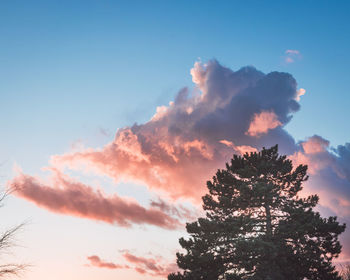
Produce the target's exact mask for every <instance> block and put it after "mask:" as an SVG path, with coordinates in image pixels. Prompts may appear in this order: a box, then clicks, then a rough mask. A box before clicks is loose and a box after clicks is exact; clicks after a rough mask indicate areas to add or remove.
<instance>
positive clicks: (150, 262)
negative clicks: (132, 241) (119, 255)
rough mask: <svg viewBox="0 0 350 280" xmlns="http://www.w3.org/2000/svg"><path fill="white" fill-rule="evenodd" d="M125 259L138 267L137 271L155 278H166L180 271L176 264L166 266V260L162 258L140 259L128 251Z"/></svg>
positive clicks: (124, 255)
mask: <svg viewBox="0 0 350 280" xmlns="http://www.w3.org/2000/svg"><path fill="white" fill-rule="evenodd" d="M123 257H124V258H125V260H127V261H128V262H129V263H130V264H134V265H136V267H135V270H136V271H137V272H139V273H141V274H146V273H147V274H149V275H152V276H155V277H166V276H167V275H168V274H170V273H172V272H176V271H178V267H177V265H176V264H175V263H171V264H164V260H163V258H161V257H158V258H145V257H139V256H136V255H133V254H131V253H130V252H128V251H127V252H126V253H124V254H123Z"/></svg>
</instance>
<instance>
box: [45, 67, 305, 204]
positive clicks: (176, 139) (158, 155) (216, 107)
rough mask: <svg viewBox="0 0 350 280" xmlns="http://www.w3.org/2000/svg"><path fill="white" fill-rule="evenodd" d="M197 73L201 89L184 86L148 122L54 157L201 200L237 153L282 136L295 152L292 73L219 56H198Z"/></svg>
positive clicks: (171, 194)
mask: <svg viewBox="0 0 350 280" xmlns="http://www.w3.org/2000/svg"><path fill="white" fill-rule="evenodd" d="M191 73H192V77H193V81H194V82H195V85H196V88H195V90H193V91H192V92H191V91H190V90H189V89H187V88H184V89H182V90H180V92H179V93H178V94H177V96H176V97H175V100H174V101H173V102H170V103H169V105H168V106H163V107H159V108H158V109H157V112H156V114H155V115H154V116H153V117H152V119H151V120H150V121H148V122H146V123H144V124H135V125H133V126H131V127H125V128H122V129H119V130H118V131H117V133H116V136H115V139H114V141H113V142H111V143H109V144H107V145H106V146H105V147H103V148H102V149H86V150H84V151H80V152H72V153H67V154H63V155H56V156H53V157H52V159H51V163H52V164H53V165H54V166H57V167H60V168H73V169H79V168H82V167H83V168H87V169H89V170H92V171H94V172H96V173H98V174H103V175H107V176H109V177H111V178H113V179H114V180H115V181H116V182H119V181H121V180H123V181H125V180H133V181H138V182H142V183H144V184H146V185H147V186H148V187H149V188H150V189H151V190H154V191H160V192H162V193H163V194H165V195H167V196H169V197H170V198H173V199H177V198H181V197H187V198H191V199H193V200H196V201H197V202H198V201H200V197H201V195H203V194H204V192H205V191H206V188H205V182H206V180H208V179H209V178H210V177H208V175H209V176H210V174H214V172H215V171H216V169H217V168H218V167H222V166H224V163H225V161H226V160H228V159H229V158H230V157H231V156H232V154H233V153H240V154H241V153H245V152H247V151H254V150H256V149H259V148H261V147H263V146H269V145H271V143H281V144H280V146H281V149H282V151H287V152H293V151H294V149H295V143H294V139H293V138H292V137H291V136H290V135H289V134H288V133H287V132H286V131H285V130H283V129H282V126H283V125H285V124H286V123H288V122H289V121H290V119H291V114H292V113H293V112H295V111H297V110H298V109H299V104H298V103H297V102H296V100H295V98H296V96H297V89H296V81H295V80H294V78H293V77H292V76H291V75H289V74H286V73H279V72H272V73H269V74H267V75H266V74H263V73H262V72H260V71H258V70H256V69H255V68H253V67H244V68H242V69H240V70H238V71H232V70H231V69H229V68H226V67H224V66H222V65H220V64H219V63H218V62H217V61H215V60H213V61H209V62H208V63H207V64H201V63H199V62H197V63H196V64H195V66H194V68H193V69H192V71H191ZM252 120H253V124H252ZM254 120H255V122H254ZM249 128H250V130H249ZM253 129H255V130H253ZM246 131H250V132H251V133H250V135H249V134H246V133H245V132H246ZM256 135H259V139H257V137H256ZM223 141H227V142H223ZM228 142H230V143H232V144H230V145H227V143H228Z"/></svg>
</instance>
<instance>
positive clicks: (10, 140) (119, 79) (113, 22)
mask: <svg viewBox="0 0 350 280" xmlns="http://www.w3.org/2000/svg"><path fill="white" fill-rule="evenodd" d="M349 8H350V2H349V1H290V2H287V1H104V0H101V1H90V0H84V1H78V0H77V1H62V0H61V1H16V0H13V1H1V2H0V77H1V78H0V96H1V103H0V128H1V132H2V145H1V147H0V161H1V162H3V165H2V166H3V168H2V171H0V174H3V177H4V183H5V181H7V180H8V179H10V178H11V177H12V176H13V173H12V168H13V165H14V163H16V164H18V165H20V166H21V168H23V170H24V171H25V172H27V173H30V174H41V173H42V171H41V170H40V168H41V167H43V166H46V165H47V162H48V159H49V157H50V156H51V155H54V154H62V153H64V152H67V151H69V150H70V149H71V147H72V145H73V146H74V145H80V143H83V144H84V145H85V146H86V147H94V148H98V147H103V146H104V145H105V144H106V143H108V142H110V141H112V139H113V138H114V135H115V132H116V131H117V129H118V128H122V127H125V126H128V125H132V124H133V123H135V122H136V123H144V122H146V121H148V120H149V119H150V118H151V117H152V115H153V114H154V113H155V109H156V107H157V106H160V105H167V104H168V103H169V101H171V100H173V99H174V97H175V95H176V94H177V92H178V91H179V90H180V89H181V88H183V87H190V88H193V87H194V85H193V83H192V77H191V75H190V69H191V68H192V67H193V64H194V62H195V61H198V60H201V61H203V62H204V63H205V62H207V61H208V60H210V59H217V60H218V61H219V62H220V63H221V64H222V65H224V66H226V67H229V68H231V69H233V70H238V69H240V68H241V67H243V66H246V65H252V66H254V67H256V68H257V69H258V70H260V71H263V72H264V73H269V72H271V71H282V72H288V73H291V74H292V75H293V76H294V78H295V79H296V80H297V82H298V87H301V88H304V89H305V90H306V94H305V96H303V97H302V98H301V101H300V104H301V109H300V111H299V112H297V113H296V114H294V117H293V120H292V121H291V123H289V124H288V125H287V126H286V129H287V131H288V132H289V133H291V134H292V135H293V137H294V138H295V139H296V140H297V141H299V140H304V139H305V138H306V137H309V136H312V135H314V134H318V135H321V136H322V137H324V138H326V139H328V140H329V141H330V142H331V145H332V146H337V145H342V144H344V143H346V142H350V129H349V128H350V127H349V124H348V119H349V118H350V113H349V108H350V87H349V70H348V67H349V66H348V65H349V64H350V52H349V49H350V37H349V36H348V33H349V30H350V20H349V15H348V12H349ZM286 50H298V51H299V52H300V54H299V55H298V56H296V57H295V59H294V62H293V63H286V62H285V59H286V53H285V52H286ZM85 180H88V179H85ZM103 184H104V186H105V188H106V189H107V190H108V191H111V190H112V189H113V187H112V186H113V182H112V181H108V179H106V181H105V182H104V183H103ZM103 184H102V185H103ZM128 186H129V187H128ZM130 189H131V191H130ZM135 189H137V186H136V185H135V186H134V185H132V184H129V185H126V186H124V187H121V193H125V194H128V193H133V194H134V197H136V198H138V199H139V200H140V199H141V200H142V197H143V196H145V197H147V195H148V194H147V192H146V188H144V189H142V188H141V191H140V193H139V192H138V191H136V190H135ZM10 202H11V203H9V204H11V205H8V208H9V209H10V211H13V216H10V217H8V220H9V223H11V222H10V221H11V219H13V220H21V219H22V218H23V219H26V218H27V217H28V216H29V217H30V218H31V219H33V220H34V221H35V222H34V224H36V223H37V222H36V221H38V220H40V221H44V220H45V221H49V220H50V219H55V220H56V221H57V223H56V224H55V225H57V227H61V226H62V224H60V223H61V222H62V220H61V219H62V216H55V215H53V214H48V213H46V212H45V213H43V210H41V209H39V208H35V207H34V206H31V205H29V204H28V203H26V202H24V201H21V200H18V199H15V198H13V199H11V201H10ZM38 217H40V218H38ZM52 217H54V218H52ZM67 219H68V220H65V222H64V223H67V224H66V225H65V226H67V225H69V224H70V223H74V221H75V220H74V219H76V218H67ZM59 221H60V222H59ZM88 223H89V221H84V222H83V225H81V227H82V228H83V227H88ZM39 224H40V222H39ZM58 224H59V226H58ZM99 226H100V225H99ZM33 227H34V229H30V230H28V233H25V236H29V237H28V240H32V239H31V238H33V239H35V240H36V238H38V239H41V238H42V237H40V235H39V236H36V237H34V235H35V234H34V233H31V232H30V231H32V232H35V233H39V232H40V231H41V230H42V229H43V228H44V227H45V226H44V225H39V226H33ZM33 227H32V228H33ZM101 227H103V228H109V227H107V226H104V225H103V226H101ZM76 230H77V231H79V228H77V229H76ZM100 230H101V229H95V228H94V230H92V232H93V233H96V232H98V231H100ZM93 233H92V234H93ZM96 234H97V233H96ZM109 234H110V235H109V237H108V238H109V239H108V240H112V239H113V237H112V235H113V234H112V232H111V233H109ZM123 234H124V235H125V233H123ZM177 234H178V233H174V236H177ZM124 235H123V236H124ZM91 238H92V237H91ZM24 239H25V238H24ZM169 239H170V238H169ZM173 239H174V240H175V241H174V244H176V239H177V237H173ZM72 240H73V239H71V241H70V242H73V241H72ZM169 242H170V241H169ZM28 243H29V242H28ZM82 246H83V245H81V247H82ZM98 246H100V245H96V247H98ZM44 247H45V245H43V248H44ZM101 247H103V246H102V245H101ZM115 247H118V246H115ZM150 247H151V246H150ZM101 250H102V249H101ZM43 251H45V250H44V249H43ZM62 254H64V252H63V253H62ZM86 254H88V252H86ZM110 254H112V253H110ZM44 255H45V253H43V256H44ZM81 255H82V256H83V257H84V256H85V252H84V253H82V254H81ZM45 256H46V255H45ZM30 257H31V256H30V254H29V253H28V258H29V259H30ZM43 258H44V257H43ZM45 258H46V257H45ZM79 269H81V268H79ZM73 270H74V269H73ZM73 270H72V271H73ZM35 271H36V270H35ZM74 271H75V270H74ZM35 273H37V274H35V275H34V274H33V275H34V276H31V277H33V279H34V277H38V275H42V277H44V276H45V275H46V274H45V273H44V272H42V273H41V272H37V271H36V272H35ZM40 273H41V274H40ZM74 273H76V274H74V275H78V274H79V273H78V272H74ZM84 273H86V272H84ZM128 273H129V272H128ZM79 275H82V274H79ZM45 277H47V275H46V276H45ZM111 277H112V276H111ZM136 277H137V276H135V279H145V278H136ZM29 278H30V277H29ZM29 278H28V279H29ZM30 279H32V278H30ZM37 279H39V278H37ZM42 279H45V278H42ZM46 279H48V278H46ZM72 279H73V278H72ZM106 279H107V278H106Z"/></svg>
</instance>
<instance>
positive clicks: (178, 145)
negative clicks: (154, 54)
mask: <svg viewBox="0 0 350 280" xmlns="http://www.w3.org/2000/svg"><path fill="white" fill-rule="evenodd" d="M286 55H289V56H292V57H293V56H295V55H300V52H299V51H297V50H288V51H287V52H286ZM191 74H192V80H193V82H194V86H195V87H194V89H193V90H190V89H188V88H183V89H181V90H180V91H179V92H178V94H177V95H176V96H175V98H174V101H171V102H169V104H168V105H166V106H161V107H158V109H157V110H156V112H155V115H154V116H153V117H152V118H151V119H150V120H149V121H147V122H145V123H143V124H134V125H132V126H128V127H124V128H120V129H118V131H117V132H116V135H115V137H114V140H113V141H111V142H110V143H107V144H106V145H105V146H103V147H101V148H99V149H93V148H85V149H80V150H79V151H72V152H68V153H65V154H60V155H54V156H52V158H51V159H50V165H51V166H53V167H55V168H57V169H58V170H60V173H59V174H65V173H66V172H67V171H68V172H69V171H70V170H81V171H88V172H94V173H96V174H98V175H104V176H108V177H110V178H112V179H113V180H114V181H115V182H120V181H135V182H139V183H142V184H144V185H146V186H147V187H148V188H149V190H150V191H151V192H152V193H153V194H154V193H156V195H157V196H158V197H160V200H159V201H153V202H152V201H151V205H150V208H144V207H143V206H141V205H139V204H138V203H137V202H135V201H131V202H130V201H125V199H123V198H121V197H119V196H118V195H117V194H115V195H113V196H105V195H103V194H102V193H101V192H100V191H99V192H96V191H94V190H93V189H92V187H90V186H85V185H81V183H79V182H75V181H74V182H72V181H71V180H70V179H67V178H66V177H64V176H63V175H62V176H61V177H62V178H63V179H57V178H56V179H55V178H54V179H53V180H52V181H51V182H49V183H48V184H43V183H41V180H40V179H39V178H36V177H31V176H29V175H24V174H21V175H20V176H17V177H16V178H14V180H13V181H12V183H16V184H19V185H20V186H21V190H20V191H19V192H18V193H17V195H18V196H20V197H22V198H24V199H27V200H30V201H32V202H33V203H36V204H37V205H38V206H39V207H42V208H45V209H48V210H50V211H54V212H56V213H63V214H69V215H75V216H80V217H84V218H91V219H95V220H103V221H106V222H109V223H117V224H120V225H130V224H133V223H135V224H142V223H144V224H152V225H158V226H161V227H164V228H175V227H176V225H177V223H178V219H181V218H180V216H181V217H185V216H186V214H184V213H185V212H184V211H182V210H181V209H180V208H179V207H178V206H175V204H174V203H175V202H176V201H179V200H180V199H181V200H183V199H188V200H190V201H192V202H194V203H195V204H197V205H198V204H200V202H201V200H200V198H201V196H202V195H203V194H204V193H205V192H206V191H207V189H206V187H205V186H206V181H207V180H208V179H210V178H211V176H212V175H213V174H214V173H215V171H216V170H217V169H218V168H222V167H224V164H225V162H227V161H228V160H229V159H230V158H231V157H232V154H233V153H236V154H244V153H246V152H251V151H256V150H259V149H261V148H262V147H270V146H272V145H275V144H279V150H280V153H282V154H287V155H290V157H291V158H292V159H293V161H294V163H295V164H299V163H303V164H308V165H309V173H310V175H311V177H310V180H309V181H308V182H307V184H306V186H305V188H304V192H305V193H308V194H313V193H317V194H319V195H320V209H322V211H323V213H326V214H328V213H333V214H336V215H338V216H339V217H341V219H342V220H343V221H348V220H350V206H349V205H350V202H349V197H350V193H349V190H350V183H349V182H350V168H349V166H350V152H349V151H350V144H345V145H342V146H338V147H337V148H332V147H330V146H329V142H328V141H327V140H326V139H324V138H322V137H320V136H313V137H310V138H309V139H307V140H305V141H302V142H300V143H296V141H295V140H294V138H293V137H292V136H291V135H289V133H288V132H287V131H286V130H285V129H284V127H285V125H286V124H287V123H288V122H290V121H291V119H292V116H293V114H294V113H295V112H297V111H298V110H299V109H300V104H299V103H298V101H299V99H300V96H301V95H303V94H304V93H305V90H303V89H298V88H297V83H296V81H295V79H294V78H293V77H292V76H291V75H290V74H288V73H281V72H271V73H268V74H264V73H262V72H260V71H258V70H257V69H255V68H254V67H243V68H241V69H239V70H237V71H233V70H231V69H229V68H227V67H225V66H223V65H221V64H219V63H218V62H217V61H216V60H211V61H209V62H207V63H206V64H203V63H200V62H196V63H195V65H194V67H193V69H192V70H191ZM57 180H58V181H59V182H60V184H58V183H57ZM62 180H63V181H62ZM62 182H64V183H62ZM75 193H77V194H75ZM74 195H77V197H78V198H81V202H79V203H78V204H73V203H72V201H71V199H70V198H71V197H72V196H74ZM165 201H167V202H166V203H165ZM163 202H164V203H163ZM172 203H173V204H174V205H171V204H172ZM91 205H96V207H95V208H96V210H94V209H93V208H90V207H89V206H91ZM174 207H175V208H176V209H177V210H175V208H174ZM106 209H107V210H106ZM110 209H112V211H110ZM91 211H92V212H91ZM176 211H179V212H176ZM327 211H328V212H327ZM174 217H177V218H178V219H175V218H174ZM348 232H349V231H347V232H346V233H345V234H344V236H345V237H344V238H347V240H348V241H350V234H349V233H348ZM344 244H350V242H347V243H344ZM348 247H349V246H345V247H344V248H345V251H346V252H348V253H349V256H350V252H349V250H350V248H348ZM139 269H140V271H141V269H143V270H145V268H144V267H139Z"/></svg>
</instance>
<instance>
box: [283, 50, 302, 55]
mask: <svg viewBox="0 0 350 280" xmlns="http://www.w3.org/2000/svg"><path fill="white" fill-rule="evenodd" d="M286 54H297V55H298V54H300V52H299V51H298V50H286Z"/></svg>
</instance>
